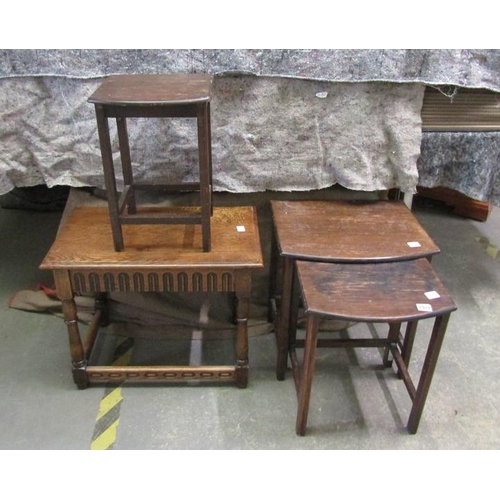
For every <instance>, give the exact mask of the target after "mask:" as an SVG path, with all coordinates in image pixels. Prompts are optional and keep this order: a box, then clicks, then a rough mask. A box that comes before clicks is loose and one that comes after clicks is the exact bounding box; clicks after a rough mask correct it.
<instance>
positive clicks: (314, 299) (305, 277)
mask: <svg viewBox="0 0 500 500" xmlns="http://www.w3.org/2000/svg"><path fill="white" fill-rule="evenodd" d="M297 272H298V275H299V280H300V283H301V285H302V292H303V298H304V302H305V306H306V309H307V312H309V313H311V314H319V315H321V316H324V317H330V316H332V317H335V318H336V319H343V320H349V321H360V322H382V323H386V322H396V321H397V322H401V321H412V320H420V319H423V318H427V317H432V316H436V315H438V314H444V313H446V312H451V311H453V310H455V308H456V306H455V303H454V302H453V300H452V299H451V297H450V295H449V294H448V292H447V290H446V289H445V287H444V285H443V284H442V283H441V281H440V280H439V278H438V276H437V275H436V273H435V272H434V270H433V269H432V267H431V265H430V264H429V262H428V261H427V260H426V259H418V260H409V261H403V262H395V263H381V264H329V263H322V262H316V263H313V262H305V261H297ZM426 292H437V293H438V294H439V297H438V298H436V299H432V300H429V299H428V298H427V297H426V295H425V293H426ZM416 304H427V305H429V306H430V307H432V311H430V312H426V311H419V310H418V309H417V306H416Z"/></svg>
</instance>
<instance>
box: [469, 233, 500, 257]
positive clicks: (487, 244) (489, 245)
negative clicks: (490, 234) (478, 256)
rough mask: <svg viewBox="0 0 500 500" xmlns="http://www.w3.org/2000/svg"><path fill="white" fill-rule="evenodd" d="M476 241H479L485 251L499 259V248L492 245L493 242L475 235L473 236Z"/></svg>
mask: <svg viewBox="0 0 500 500" xmlns="http://www.w3.org/2000/svg"><path fill="white" fill-rule="evenodd" d="M474 239H475V240H476V241H477V242H478V243H481V245H482V246H483V247H484V248H485V249H486V253H487V254H488V255H489V256H490V257H491V258H492V259H495V260H500V258H499V254H500V250H499V249H498V248H497V247H496V246H495V245H493V243H491V242H490V240H489V239H488V238H486V237H484V236H477V237H476V238H474Z"/></svg>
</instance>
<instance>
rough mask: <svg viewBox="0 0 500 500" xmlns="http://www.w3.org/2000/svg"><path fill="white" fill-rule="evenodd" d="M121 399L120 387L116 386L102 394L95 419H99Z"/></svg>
mask: <svg viewBox="0 0 500 500" xmlns="http://www.w3.org/2000/svg"><path fill="white" fill-rule="evenodd" d="M122 400H123V397H122V388H121V386H120V387H117V388H116V389H115V390H113V391H112V392H110V393H109V394H108V395H106V396H104V398H103V399H102V400H101V404H100V405H99V412H98V413H97V418H96V421H97V420H100V419H101V418H102V417H104V415H106V413H108V412H109V411H110V410H111V409H113V408H114V407H115V406H116V405H117V404H118V403H119V402H120V401H122Z"/></svg>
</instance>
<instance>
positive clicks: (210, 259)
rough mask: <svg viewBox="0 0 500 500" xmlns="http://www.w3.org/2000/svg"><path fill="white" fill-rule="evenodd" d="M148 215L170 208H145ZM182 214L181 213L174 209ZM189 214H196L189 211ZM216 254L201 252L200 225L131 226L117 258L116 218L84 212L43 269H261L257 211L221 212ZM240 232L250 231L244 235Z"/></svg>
mask: <svg viewBox="0 0 500 500" xmlns="http://www.w3.org/2000/svg"><path fill="white" fill-rule="evenodd" d="M143 210H144V213H148V212H150V213H153V214H154V213H158V211H160V212H163V211H164V210H168V208H167V209H165V208H160V209H159V208H155V207H143ZM172 210H175V211H177V210H178V208H175V209H172ZM182 210H183V212H184V213H189V212H190V211H195V210H196V208H194V207H193V208H191V207H184V208H183V209H182ZM212 226H213V228H212V231H213V234H214V238H213V239H214V241H213V249H212V251H211V252H209V253H206V252H201V251H200V250H201V247H202V236H201V228H200V226H197V225H183V224H174V225H149V226H143V225H127V226H124V228H123V233H124V238H125V240H126V242H127V245H126V247H125V249H124V250H123V251H122V252H115V251H114V247H113V239H112V237H111V225H110V217H109V214H108V211H107V210H106V208H103V207H79V208H76V209H75V210H74V211H73V213H72V214H71V215H70V217H69V218H68V221H67V223H66V224H65V225H64V227H63V228H62V229H61V231H60V234H59V236H58V238H57V240H56V241H55V242H54V244H53V246H52V247H51V249H50V250H49V252H48V254H47V256H46V257H45V259H44V260H43V262H42V264H41V268H42V269H58V268H64V269H69V270H73V269H78V268H89V267H92V268H100V267H104V268H107V269H113V268H117V269H124V268H138V269H143V268H151V267H154V268H158V269H168V268H183V267H184V268H188V267H196V268H197V269H202V268H207V269H213V268H218V267H220V268H231V269H235V268H244V269H246V268H254V269H257V268H260V267H262V265H263V260H262V252H261V243H260V238H259V231H258V222H257V215H256V209H255V208H254V207H216V208H214V215H213V217H212ZM238 226H243V227H244V228H245V231H244V232H239V231H238Z"/></svg>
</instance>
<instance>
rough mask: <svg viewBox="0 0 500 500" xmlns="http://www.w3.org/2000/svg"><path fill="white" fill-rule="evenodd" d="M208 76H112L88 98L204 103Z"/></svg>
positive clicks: (208, 90)
mask: <svg viewBox="0 0 500 500" xmlns="http://www.w3.org/2000/svg"><path fill="white" fill-rule="evenodd" d="M211 88H212V76H211V75H208V74H203V73H197V74H170V75H115V76H110V77H108V78H106V80H105V81H104V83H103V84H102V85H101V86H100V87H99V88H98V89H97V90H96V91H95V92H94V93H93V94H92V95H91V96H90V97H89V99H88V102H90V103H94V104H110V105H113V104H118V105H121V106H127V105H129V104H132V105H134V106H136V105H156V104H161V105H167V104H172V105H173V104H189V103H198V102H208V101H209V100H210V95H211Z"/></svg>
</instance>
